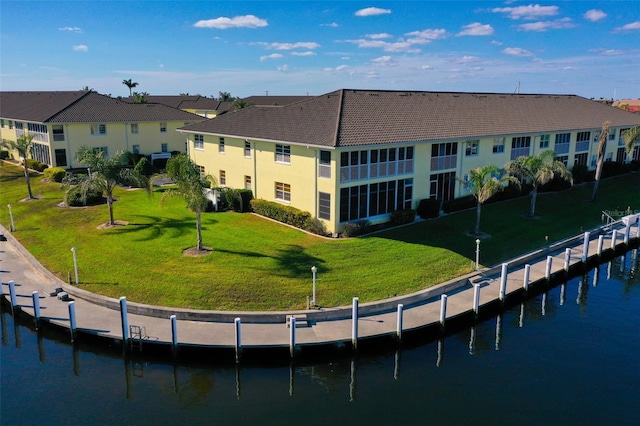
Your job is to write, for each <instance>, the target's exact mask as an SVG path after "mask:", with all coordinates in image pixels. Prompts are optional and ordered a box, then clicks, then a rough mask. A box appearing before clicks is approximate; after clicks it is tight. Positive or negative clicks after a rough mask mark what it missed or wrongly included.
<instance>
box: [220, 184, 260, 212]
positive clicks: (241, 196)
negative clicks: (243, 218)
mask: <svg viewBox="0 0 640 426" xmlns="http://www.w3.org/2000/svg"><path fill="white" fill-rule="evenodd" d="M219 190H221V191H222V198H224V202H225V204H226V206H227V208H229V209H232V210H235V211H237V212H240V213H246V212H249V211H251V200H253V192H252V191H251V190H250V189H233V188H219Z"/></svg>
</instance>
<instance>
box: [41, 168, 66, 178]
mask: <svg viewBox="0 0 640 426" xmlns="http://www.w3.org/2000/svg"><path fill="white" fill-rule="evenodd" d="M66 176H67V171H66V170H65V169H63V168H60V167H51V168H47V169H45V171H44V177H45V179H49V180H50V181H52V182H62V179H64V178H65V177H66Z"/></svg>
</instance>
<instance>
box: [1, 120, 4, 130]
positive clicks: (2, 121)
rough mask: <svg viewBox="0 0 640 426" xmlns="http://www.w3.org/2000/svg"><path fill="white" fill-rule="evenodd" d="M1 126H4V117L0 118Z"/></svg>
mask: <svg viewBox="0 0 640 426" xmlns="http://www.w3.org/2000/svg"><path fill="white" fill-rule="evenodd" d="M0 127H3V128H4V118H0Z"/></svg>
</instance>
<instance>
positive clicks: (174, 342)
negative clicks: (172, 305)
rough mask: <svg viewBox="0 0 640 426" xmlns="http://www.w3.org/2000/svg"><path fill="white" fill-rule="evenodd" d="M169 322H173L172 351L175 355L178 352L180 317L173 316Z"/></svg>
mask: <svg viewBox="0 0 640 426" xmlns="http://www.w3.org/2000/svg"><path fill="white" fill-rule="evenodd" d="M169 320H170V321H171V349H172V351H173V353H174V355H175V353H176V351H177V350H178V317H176V316H175V315H171V316H170V317H169Z"/></svg>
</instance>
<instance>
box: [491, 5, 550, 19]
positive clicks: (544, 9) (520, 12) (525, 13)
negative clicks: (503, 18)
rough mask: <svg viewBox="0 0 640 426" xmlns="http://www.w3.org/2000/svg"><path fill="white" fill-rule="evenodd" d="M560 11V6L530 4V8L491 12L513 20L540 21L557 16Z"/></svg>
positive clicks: (496, 9)
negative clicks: (540, 19)
mask: <svg viewBox="0 0 640 426" xmlns="http://www.w3.org/2000/svg"><path fill="white" fill-rule="evenodd" d="M558 9H559V8H558V6H540V5H539V4H530V5H528V6H517V7H496V8H493V9H491V11H492V12H494V13H504V14H506V15H507V17H509V18H511V19H538V18H541V17H546V16H555V15H557V14H558V13H559V12H558Z"/></svg>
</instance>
